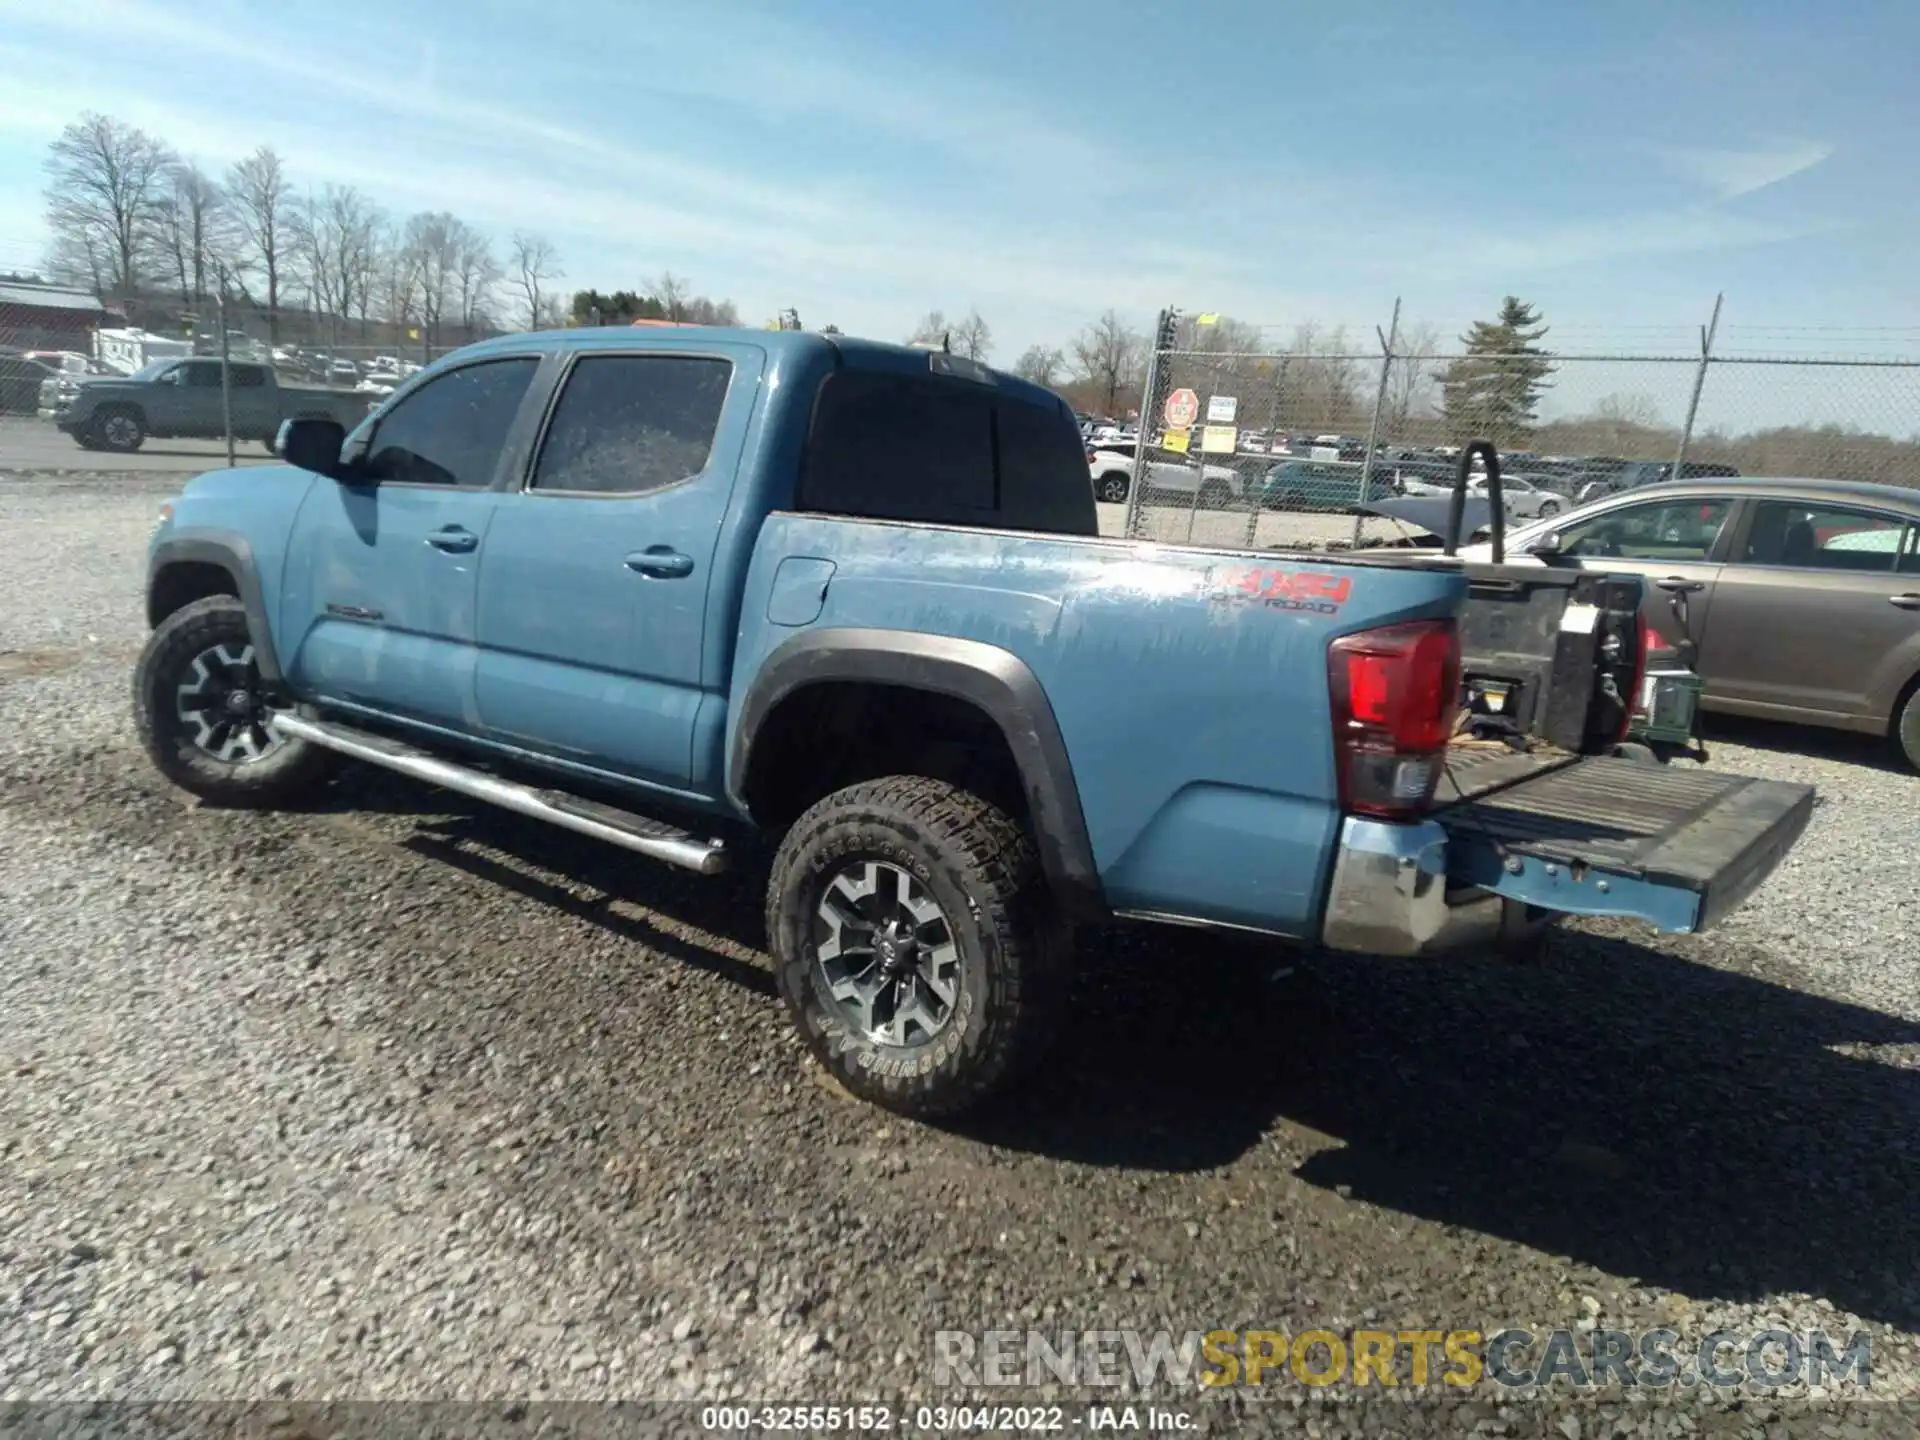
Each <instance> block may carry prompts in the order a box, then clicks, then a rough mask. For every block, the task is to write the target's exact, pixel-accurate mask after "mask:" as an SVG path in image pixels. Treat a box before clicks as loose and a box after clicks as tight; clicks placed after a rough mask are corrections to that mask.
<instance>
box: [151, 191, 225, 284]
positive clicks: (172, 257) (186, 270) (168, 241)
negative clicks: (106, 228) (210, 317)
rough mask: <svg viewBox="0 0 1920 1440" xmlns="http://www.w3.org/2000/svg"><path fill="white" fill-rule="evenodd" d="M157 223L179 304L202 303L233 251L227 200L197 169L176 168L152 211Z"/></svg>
mask: <svg viewBox="0 0 1920 1440" xmlns="http://www.w3.org/2000/svg"><path fill="white" fill-rule="evenodd" d="M156 221H157V225H158V230H159V238H160V242H161V247H162V250H163V251H164V254H165V257H166V260H167V265H168V268H169V269H170V270H171V272H172V277H173V279H174V280H175V281H176V282H177V283H178V284H179V287H180V300H181V303H182V304H192V303H193V302H195V301H198V300H204V299H206V297H207V293H208V292H207V281H208V279H209V277H211V276H212V275H213V273H214V271H215V270H216V269H217V268H218V267H219V266H220V265H221V264H222V263H223V262H225V261H227V260H228V259H229V252H230V251H231V249H232V247H231V245H230V244H229V243H228V242H229V240H230V239H231V236H230V234H229V233H228V227H227V215H226V196H225V195H224V194H223V193H222V192H221V189H220V187H219V186H218V185H216V184H215V183H214V182H213V180H212V179H211V178H209V177H208V175H207V174H206V172H205V171H203V170H201V169H200V167H199V166H198V165H195V164H192V163H191V162H188V163H184V164H180V165H176V166H174V167H173V171H172V173H171V175H170V177H169V182H168V186H167V190H166V193H165V194H164V195H163V196H162V197H161V199H160V201H159V203H158V205H157V207H156Z"/></svg>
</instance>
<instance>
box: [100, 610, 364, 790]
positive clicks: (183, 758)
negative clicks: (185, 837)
mask: <svg viewBox="0 0 1920 1440" xmlns="http://www.w3.org/2000/svg"><path fill="white" fill-rule="evenodd" d="M195 686H199V687H202V688H208V689H211V690H212V691H213V693H217V694H222V695H224V694H226V693H231V692H232V691H235V690H238V691H240V692H241V693H242V694H243V697H244V698H245V699H246V700H247V702H248V707H249V708H247V709H246V710H245V711H241V710H232V711H229V710H228V709H227V708H224V707H222V708H221V709H220V710H219V717H220V719H221V720H222V721H223V722H224V723H226V724H227V725H229V726H231V727H233V728H229V729H224V730H216V731H214V732H213V738H216V739H217V738H219V737H220V736H222V735H224V736H227V737H229V739H228V741H227V744H228V746H229V748H236V747H233V742H232V740H231V737H232V736H233V735H234V734H236V733H238V727H239V726H240V725H241V723H242V722H245V721H249V720H253V719H259V718H260V717H263V716H264V714H265V713H266V708H267V707H266V701H265V699H264V697H266V696H268V694H269V687H268V686H267V685H266V684H265V682H264V681H263V680H262V678H261V676H260V673H259V666H258V665H257V664H256V663H255V662H254V659H253V637H252V635H251V633H250V631H249V630H248V628H247V613H246V611H245V610H244V609H243V608H242V607H241V604H240V602H239V601H238V600H236V599H234V598H233V597H232V596H230V595H213V596H209V597H208V598H207V599H205V600H196V601H194V602H193V603H192V604H191V605H188V606H185V607H183V608H182V609H180V610H176V611H175V612H174V613H173V614H171V615H169V616H168V617H167V618H166V619H165V620H162V621H161V622H160V624H159V626H158V627H157V628H156V629H155V630H154V632H153V634H151V635H150V636H148V637H147V643H146V647H145V648H144V649H143V650H142V651H141V652H140V659H139V662H138V663H137V664H136V665H135V667H134V672H133V715H134V726H135V728H136V730H137V731H138V732H139V735H140V743H141V745H143V746H144V747H145V748H146V752H147V755H148V756H149V757H150V758H151V759H152V761H153V763H154V766H155V768H156V769H158V770H159V771H160V773H161V774H162V775H164V776H166V777H167V779H169V780H171V781H172V782H173V783H174V784H176V785H178V786H179V787H180V788H181V789H183V790H187V791H190V792H191V793H193V794H195V795H198V796H199V797H200V798H201V799H203V800H206V801H208V802H209V803H211V804H215V805H226V806H234V807H246V808H267V807H271V806H275V805H284V804H287V803H289V802H291V801H294V800H296V799H298V798H300V797H301V796H303V795H305V794H308V793H310V792H311V791H313V790H315V789H317V788H318V787H319V786H320V785H321V784H322V783H323V782H324V781H325V779H326V776H327V773H328V771H329V770H330V769H331V759H332V757H331V755H330V754H329V752H328V751H325V750H322V749H321V748H319V747H318V746H316V745H313V744H311V743H309V742H308V741H305V740H293V739H285V738H282V737H279V736H270V737H269V741H268V743H267V744H265V745H264V746H261V747H260V748H261V749H262V753H260V754H259V755H258V756H257V758H248V757H246V756H245V755H243V754H237V753H236V754H235V755H234V756H232V757H231V758H222V756H221V755H220V754H219V753H217V751H216V749H213V748H209V746H208V744H206V743H204V742H203V737H202V736H201V733H200V729H201V727H199V726H197V725H196V724H195V723H193V722H192V721H191V720H190V719H188V718H187V717H186V716H185V715H183V714H182V712H181V706H182V704H183V699H182V696H183V689H187V688H192V687H195ZM195 698H196V699H199V698H202V697H198V696H196V697H195ZM229 714H231V715H232V716H233V717H236V718H233V719H229V718H228V717H229ZM253 733H254V734H255V735H256V736H257V735H258V734H260V733H262V732H261V730H260V728H259V727H258V726H254V727H253ZM248 743H254V744H256V745H258V744H259V742H258V741H257V739H256V740H254V741H250V742H248Z"/></svg>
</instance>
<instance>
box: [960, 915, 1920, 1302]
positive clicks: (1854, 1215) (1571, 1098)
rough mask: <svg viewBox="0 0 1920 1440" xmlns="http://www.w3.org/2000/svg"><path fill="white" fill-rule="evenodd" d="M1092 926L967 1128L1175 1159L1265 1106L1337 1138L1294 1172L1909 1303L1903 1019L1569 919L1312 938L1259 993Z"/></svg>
mask: <svg viewBox="0 0 1920 1440" xmlns="http://www.w3.org/2000/svg"><path fill="white" fill-rule="evenodd" d="M1115 945H1116V946H1119V945H1125V946H1127V947H1128V948H1129V949H1130V950H1131V951H1132V952H1133V953H1131V954H1129V955H1128V956H1127V958H1126V960H1125V962H1124V963H1123V964H1121V965H1119V966H1103V967H1102V971H1101V972H1100V973H1099V974H1098V976H1097V978H1089V980H1088V981H1087V982H1086V983H1084V984H1083V985H1082V987H1081V993H1082V1006H1081V1009H1080V1013H1079V1014H1078V1015H1077V1016H1076V1017H1075V1023H1074V1024H1073V1026H1072V1028H1071V1029H1070V1030H1069V1031H1068V1033H1067V1034H1065V1035H1063V1036H1062V1044H1061V1048H1060V1050H1059V1052H1057V1053H1056V1056H1055V1059H1054V1062H1053V1063H1052V1064H1051V1065H1050V1066H1049V1077H1050V1078H1048V1079H1047V1080H1045V1081H1044V1082H1043V1083H1042V1084H1041V1085H1040V1086H1039V1087H1038V1088H1037V1091H1036V1092H1035V1093H1031V1094H1029V1095H1028V1096H1026V1097H1024V1103H1022V1104H1021V1105H1020V1107H1019V1109H1018V1110H1017V1111H1011V1110H1010V1111H1007V1112H1005V1113H1003V1114H1001V1115H998V1116H996V1117H993V1118H992V1119H991V1120H990V1121H988V1122H987V1123H986V1124H985V1125H983V1126H981V1127H980V1128H979V1129H977V1130H976V1131H975V1133H977V1134H978V1135H979V1136H980V1138H983V1139H991V1140H993V1141H995V1142H997V1143H1000V1144H1004V1145H1009V1146H1014V1147H1017V1148H1020V1149H1025V1150H1033V1151H1039V1152H1043V1153H1046V1154H1049V1155H1054V1156H1059V1157H1063V1158H1069V1159H1073V1160H1077V1161H1080V1162H1084V1163H1094V1164H1106V1165H1117V1166H1130V1167H1144V1168H1150V1169H1176V1170H1186V1169H1193V1168H1200V1167H1205V1166H1210V1165H1224V1164H1227V1163H1229V1162H1231V1161H1233V1160H1234V1159H1235V1158H1236V1157H1237V1156H1238V1155H1239V1153H1240V1152H1241V1151H1242V1149H1243V1148H1244V1147H1245V1146H1247V1145H1248V1144H1250V1143H1251V1142H1252V1140H1253V1139H1254V1138H1257V1137H1258V1136H1259V1135H1260V1134H1261V1133H1263V1132H1264V1131H1265V1130H1266V1129H1267V1128H1268V1126H1269V1125H1270V1124H1271V1122H1272V1121H1273V1120H1274V1119H1275V1118H1276V1117H1284V1118H1285V1119H1287V1120H1290V1121H1293V1122H1296V1123H1298V1124H1300V1125H1304V1126H1308V1127H1311V1129H1313V1130H1316V1131H1319V1132H1322V1133H1323V1134H1325V1135H1328V1136H1332V1137H1334V1138H1335V1139H1336V1140H1338V1141H1340V1142H1343V1143H1342V1144H1341V1145H1338V1146H1335V1147H1332V1148H1326V1149H1322V1150H1320V1151H1319V1152H1318V1153H1315V1154H1313V1155H1311V1156H1310V1157H1309V1158H1308V1159H1307V1160H1306V1161H1305V1163H1304V1164H1302V1165H1300V1166H1299V1167H1298V1168H1297V1169H1296V1170H1295V1172H1294V1173H1295V1174H1296V1175H1297V1176H1298V1177H1299V1178H1300V1179H1302V1180H1304V1181H1306V1182H1307V1183H1308V1184H1311V1185H1314V1186H1317V1187H1321V1188H1323V1189H1328V1190H1332V1189H1336V1188H1337V1189H1339V1190H1340V1192H1341V1193H1342V1194H1343V1195H1346V1194H1350V1195H1351V1197H1352V1198H1353V1199H1355V1200H1360V1201H1365V1202H1367V1203H1370V1204H1374V1205H1379V1206H1383V1207H1386V1208H1389V1209H1392V1210H1397V1211H1400V1212H1403V1213H1406V1214H1410V1215H1417V1216H1420V1217H1423V1218H1425V1219H1428V1220H1432V1221H1436V1222H1439V1223H1442V1224H1448V1225H1459V1226H1465V1227H1468V1228H1471V1229H1474V1230H1478V1231H1481V1232H1483V1233H1485V1234H1487V1235H1492V1236H1497V1237H1499V1238H1502V1239H1505V1240H1510V1241H1515V1242H1518V1243H1520V1244H1524V1245H1528V1246H1531V1247H1533V1248H1535V1249H1537V1250H1541V1251H1544V1252H1546V1253H1548V1254H1550V1255H1563V1256H1566V1257H1569V1258H1570V1259H1571V1260H1573V1261H1576V1262H1583V1263H1585V1264H1589V1265H1593V1266H1595V1267H1598V1268H1599V1269H1601V1270H1604V1271H1607V1272H1609V1273H1612V1274H1615V1275H1622V1276H1630V1277H1637V1278H1638V1279H1639V1281H1640V1282H1642V1283H1647V1284H1653V1285H1658V1286H1662V1287H1666V1288H1669V1289H1673V1290H1678V1291H1681V1292H1683V1293H1685V1294H1688V1295H1692V1296H1697V1297H1719V1298H1722V1299H1727V1300H1736V1299H1737V1300H1753V1299H1756V1298H1758V1297H1761V1296H1764V1295H1767V1294H1769V1293H1772V1292H1776V1291H1788V1292H1795V1291H1801V1292H1806V1293H1808V1294H1811V1295H1814V1296H1816V1297H1819V1296H1825V1297H1827V1298H1828V1299H1830V1300H1831V1301H1832V1302H1833V1303H1834V1304H1835V1305H1836V1306H1838V1307H1840V1308H1841V1309H1842V1310H1851V1311H1853V1312H1855V1313H1856V1314H1858V1315H1861V1316H1863V1317H1868V1318H1872V1319H1876V1320H1881V1321H1885V1322H1887V1323H1890V1324H1894V1325H1898V1326H1901V1327H1902V1328H1905V1329H1913V1328H1915V1326H1916V1325H1920V1278H1917V1277H1920V1207H1916V1205H1915V1203H1914V1197H1915V1196H1916V1195H1917V1194H1920V1127H1916V1125H1915V1121H1916V1119H1917V1118H1920V1069H1913V1068H1900V1066H1902V1065H1906V1066H1912V1065H1915V1064H1916V1063H1920V1059H1917V1057H1920V1025H1915V1024H1912V1023H1909V1022H1906V1021H1903V1020H1899V1019H1896V1018H1893V1017H1890V1016H1887V1015H1884V1014H1881V1013H1879V1012H1877V1011H1873V1010H1868V1009H1864V1008H1861V1007H1858V1006H1854V1005H1849V1004H1844V1003H1840V1002H1836V1001H1831V1000H1825V999H1820V998H1817V997H1815V996H1812V995H1808V994H1805V993H1803V992H1801V991H1798V990H1794V989H1789V988H1786V987H1784V986H1781V985H1776V984H1773V983H1770V982H1768V981H1766V980H1762V979H1757V978H1754V977H1752V976H1748V975H1744V974H1738V973H1733V972H1730V971H1726V970H1721V969H1716V968H1713V967H1710V966H1705V965H1700V964H1695V963H1691V962H1689V961H1688V960H1686V959H1684V958H1681V957H1680V956H1677V955H1674V954H1670V953H1662V952H1660V951H1657V950H1653V949H1650V948H1648V947H1646V946H1644V945H1641V944H1638V943H1635V942H1633V941H1631V940H1626V939H1618V938H1610V937H1603V936H1597V935H1591V934H1570V935H1566V936H1563V937H1559V938H1557V939H1556V944H1555V951H1554V956H1553V959H1552V960H1551V961H1549V962H1548V963H1547V964H1545V965H1543V966H1540V967H1534V968H1522V967H1517V966H1513V965H1509V964H1504V963H1499V962H1487V963H1484V964H1481V963H1476V962H1472V961H1466V962H1446V963H1443V962H1432V961H1428V962H1411V961H1399V960H1391V959H1387V958H1384V957H1371V956H1314V957H1310V958H1308V959H1306V960H1305V961H1304V963H1303V964H1302V966H1301V969H1300V970H1299V972H1297V974H1296V975H1295V976H1294V977H1293V978H1291V979H1287V980H1283V981H1281V982H1279V983H1277V984H1273V985H1268V986H1266V987H1265V992H1266V993H1265V994H1264V995H1260V994H1256V993H1254V992H1255V991H1256V989H1257V988H1258V987H1256V986H1254V985H1251V984H1250V983H1249V980H1248V977H1247V976H1246V975H1245V974H1242V975H1238V976H1236V975H1233V974H1230V973H1227V970H1226V967H1228V966H1230V965H1232V964H1234V963H1235V959H1234V957H1222V956H1220V955H1218V954H1216V953H1210V952H1212V951H1213V950H1214V948H1215V947H1213V946H1210V945H1209V944H1208V943H1207V942H1205V941H1195V940H1193V939H1190V938H1186V937H1180V936H1174V935H1171V934H1170V935H1168V936H1165V937H1162V936H1158V935H1152V936H1144V935H1143V936H1138V937H1127V939H1126V940H1119V939H1116V941H1115ZM1273 958H1274V957H1273V956H1271V954H1269V955H1268V956H1267V957H1266V960H1267V963H1268V968H1271V962H1272V959H1273ZM1237 963H1238V964H1239V966H1240V967H1241V968H1242V970H1243V971H1244V970H1246V969H1248V968H1250V960H1249V958H1248V956H1247V955H1246V954H1244V953H1243V954H1242V955H1241V956H1239V957H1237ZM1836 1047H1844V1048H1836ZM1875 1047H1904V1048H1903V1049H1898V1050H1892V1051H1889V1050H1879V1051H1878V1053H1875ZM1836 1323H1837V1322H1836Z"/></svg>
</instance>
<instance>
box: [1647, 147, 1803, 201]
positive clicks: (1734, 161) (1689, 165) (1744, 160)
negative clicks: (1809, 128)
mask: <svg viewBox="0 0 1920 1440" xmlns="http://www.w3.org/2000/svg"><path fill="white" fill-rule="evenodd" d="M1659 153H1660V156H1661V158H1662V159H1663V160H1664V161H1665V162H1666V163H1667V165H1668V166H1670V167H1671V168H1672V169H1673V170H1674V171H1676V172H1677V173H1678V174H1680V175H1681V176H1682V177H1684V178H1685V179H1688V180H1691V181H1692V182H1693V183H1695V184H1696V185H1699V186H1700V187H1702V188H1703V189H1705V190H1707V191H1708V192H1710V193H1711V194H1712V195H1713V196H1714V198H1715V199H1718V200H1732V199H1734V198H1736V197H1738V196H1741V195H1751V194H1753V192H1754V191H1756V190H1764V189H1766V188H1767V187H1768V186H1769V185H1778V184H1779V183H1780V182H1781V181H1782V180H1788V179H1791V178H1792V177H1793V176H1795V175H1798V174H1800V173H1801V172H1802V171H1806V170H1811V169H1812V168H1813V167H1814V166H1816V165H1818V164H1820V162H1821V161H1823V160H1825V159H1827V157H1828V156H1830V155H1832V154H1833V146H1831V145H1828V144H1825V143H1823V142H1821V141H1817V140H1789V141H1783V142H1781V143H1779V144H1775V145H1770V146H1765V147H1762V148H1759V149H1753V150H1712V149H1695V148H1680V149H1668V150H1662V151H1660V152H1659Z"/></svg>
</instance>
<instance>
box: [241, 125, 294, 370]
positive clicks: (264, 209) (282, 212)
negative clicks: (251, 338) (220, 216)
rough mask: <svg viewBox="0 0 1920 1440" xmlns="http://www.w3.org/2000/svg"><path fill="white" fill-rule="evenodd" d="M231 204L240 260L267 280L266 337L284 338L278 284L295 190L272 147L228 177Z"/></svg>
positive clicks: (262, 148)
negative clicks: (250, 265) (238, 241)
mask: <svg viewBox="0 0 1920 1440" xmlns="http://www.w3.org/2000/svg"><path fill="white" fill-rule="evenodd" d="M226 190H227V199H228V207H229V210H230V212H231V214H232V217H233V221H234V224H235V225H236V226H237V228H238V230H239V232H240V239H241V241H242V244H241V247H240V258H241V259H242V260H243V261H245V262H248V263H257V264H258V265H259V267H260V271H261V273H262V274H263V275H265V276H266V281H267V335H268V338H269V339H271V340H274V341H278V340H279V338H280V283H281V279H282V272H283V267H284V266H285V264H286V258H287V255H286V249H287V220H288V213H287V212H288V206H289V205H290V204H291V202H292V196H293V186H292V185H291V184H290V183H289V182H288V180H287V173H286V167H285V166H284V165H282V164H281V163H280V156H279V154H278V153H277V152H276V151H275V150H274V149H273V147H272V146H270V145H262V146H261V147H260V148H259V149H258V150H256V151H254V152H253V154H251V155H249V156H248V157H247V158H246V159H244V160H242V161H240V162H239V163H238V164H236V165H235V166H234V167H233V168H232V169H231V170H229V171H228V172H227V185H226Z"/></svg>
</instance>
